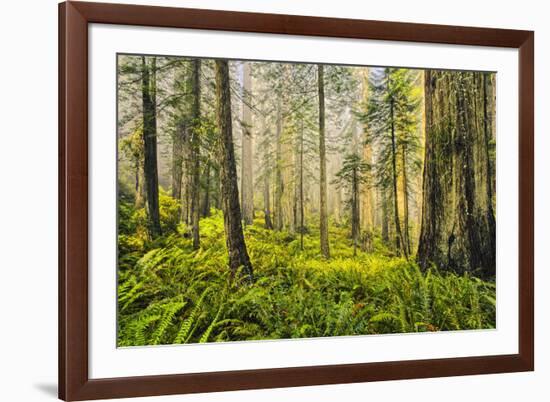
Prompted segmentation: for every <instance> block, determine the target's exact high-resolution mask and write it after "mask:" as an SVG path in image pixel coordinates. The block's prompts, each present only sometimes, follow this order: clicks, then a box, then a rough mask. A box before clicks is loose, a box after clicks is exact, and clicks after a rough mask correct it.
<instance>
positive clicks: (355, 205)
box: [351, 168, 361, 255]
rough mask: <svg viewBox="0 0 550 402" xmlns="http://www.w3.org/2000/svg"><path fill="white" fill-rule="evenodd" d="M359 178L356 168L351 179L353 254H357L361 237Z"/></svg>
mask: <svg viewBox="0 0 550 402" xmlns="http://www.w3.org/2000/svg"><path fill="white" fill-rule="evenodd" d="M359 213H360V212H359V180H358V177H357V169H356V168H354V169H353V172H352V179H351V234H352V238H353V255H357V245H358V243H359V237H360V231H361V229H360V222H359Z"/></svg>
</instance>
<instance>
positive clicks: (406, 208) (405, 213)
mask: <svg viewBox="0 0 550 402" xmlns="http://www.w3.org/2000/svg"><path fill="white" fill-rule="evenodd" d="M401 165H402V169H403V174H402V179H403V240H404V248H405V249H406V254H407V255H410V254H411V240H410V236H409V182H408V179H407V146H406V145H405V144H403V145H402V146H401Z"/></svg>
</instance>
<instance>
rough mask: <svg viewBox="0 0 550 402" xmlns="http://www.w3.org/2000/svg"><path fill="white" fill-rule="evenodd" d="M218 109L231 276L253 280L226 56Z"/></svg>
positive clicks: (219, 75)
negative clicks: (241, 202) (238, 176)
mask: <svg viewBox="0 0 550 402" xmlns="http://www.w3.org/2000/svg"><path fill="white" fill-rule="evenodd" d="M215 71H216V112H217V120H218V130H219V133H220V141H219V146H220V150H219V152H220V181H221V197H222V210H223V218H224V229H225V240H226V245H227V251H228V254H229V268H230V270H231V275H232V277H234V276H235V274H236V272H237V270H239V269H241V268H242V270H243V273H244V274H245V275H246V276H247V277H248V279H249V280H250V281H252V280H253V272H252V264H251V263H250V258H249V256H248V252H247V250H246V243H245V241H244V235H243V228H242V222H241V209H240V206H239V188H238V182H237V167H236V163H235V150H234V148H233V132H232V126H231V124H232V120H231V92H230V87H229V85H230V84H229V66H228V62H227V60H216V68H215Z"/></svg>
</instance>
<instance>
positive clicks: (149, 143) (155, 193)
mask: <svg viewBox="0 0 550 402" xmlns="http://www.w3.org/2000/svg"><path fill="white" fill-rule="evenodd" d="M141 65H142V85H141V89H142V104H143V147H144V167H143V170H144V175H145V186H146V193H147V212H148V215H149V216H148V218H149V233H150V235H151V237H152V238H155V237H158V236H160V235H161V234H162V230H161V227H160V212H159V187H158V167H157V116H156V58H154V57H153V58H152V60H151V69H150V70H149V66H148V63H147V60H146V58H145V57H142V58H141Z"/></svg>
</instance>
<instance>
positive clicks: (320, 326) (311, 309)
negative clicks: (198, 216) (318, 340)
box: [118, 202, 495, 346]
mask: <svg viewBox="0 0 550 402" xmlns="http://www.w3.org/2000/svg"><path fill="white" fill-rule="evenodd" d="M168 204H169V203H164V205H165V208H166V211H165V212H166V214H164V215H163V214H161V215H163V220H164V219H167V220H168V221H170V213H169V212H168V211H171V208H169V205H168ZM161 205H163V203H162V202H161ZM126 207H127V206H126ZM126 207H124V208H126ZM128 208H129V207H128ZM125 213H128V211H125ZM136 214H138V215H139V211H134V212H133V213H132V214H130V216H135V215H136ZM257 218H258V219H257V220H256V222H257V223H255V224H254V225H251V226H247V227H246V229H245V237H246V241H247V246H248V250H249V253H250V258H251V261H252V264H253V265H254V268H255V276H256V281H255V283H254V284H251V285H246V284H236V283H231V282H230V280H229V272H228V271H229V270H228V269H227V255H226V254H227V253H226V248H225V240H224V237H223V217H222V214H221V212H220V211H213V214H212V216H210V217H208V218H204V219H202V220H201V222H200V224H201V245H202V248H201V249H199V250H197V251H193V249H192V244H191V240H190V239H187V238H185V237H183V236H181V235H180V234H171V235H166V236H164V237H162V238H160V239H157V240H155V242H154V243H153V242H149V241H147V240H145V241H144V242H143V247H142V249H141V251H136V250H130V249H127V248H124V249H122V251H123V252H120V249H119V264H120V265H121V269H120V270H119V285H118V311H119V320H118V325H119V331H118V344H119V346H134V345H152V344H173V343H202V342H222V341H242V340H252V339H281V338H303V337H322V336H338V335H364V334H382V333H395V332H424V331H439V330H441V331H444V330H459V329H479V328H494V327H495V285H494V283H488V282H483V281H481V280H479V279H477V278H475V277H471V276H469V275H456V274H453V273H441V272H438V271H436V270H428V271H427V272H422V271H421V270H420V269H419V267H418V266H417V265H416V264H414V263H411V262H407V261H406V260H405V259H402V258H396V257H393V256H391V253H388V252H387V250H386V249H385V248H384V246H383V243H382V242H380V241H378V240H377V239H376V238H375V242H374V243H375V246H374V247H375V252H374V253H371V254H367V253H363V252H359V253H358V254H357V256H356V257H353V249H352V247H351V246H352V245H351V242H350V240H349V239H348V238H347V236H346V234H347V231H346V229H345V228H337V227H331V232H330V237H331V244H332V246H333V247H332V248H333V250H334V253H333V254H334V255H333V258H332V259H330V260H325V259H323V258H322V256H321V255H320V252H319V240H318V236H317V233H313V234H306V235H305V236H304V250H301V249H300V246H299V239H297V238H295V236H294V235H292V234H289V233H286V232H275V231H270V230H266V229H264V228H263V225H262V219H261V218H259V217H257ZM168 221H164V222H163V224H165V225H167V224H168ZM136 225H137V226H139V223H137V224H136ZM121 236H127V240H128V239H129V238H132V237H134V236H137V237H139V236H140V235H138V234H135V235H134V236H132V235H129V234H124V235H122V234H121Z"/></svg>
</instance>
